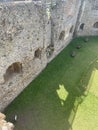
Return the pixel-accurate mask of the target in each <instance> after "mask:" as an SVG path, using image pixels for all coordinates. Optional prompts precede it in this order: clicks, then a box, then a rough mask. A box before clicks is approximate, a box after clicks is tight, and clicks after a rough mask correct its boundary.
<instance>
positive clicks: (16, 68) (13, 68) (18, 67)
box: [4, 62, 22, 81]
mask: <svg viewBox="0 0 98 130" xmlns="http://www.w3.org/2000/svg"><path fill="white" fill-rule="evenodd" d="M21 72H22V63H20V62H14V63H12V64H11V65H10V66H9V67H8V68H7V70H6V73H5V74H4V80H5V81H7V80H8V79H10V78H12V77H13V76H14V75H15V74H20V73H21Z"/></svg>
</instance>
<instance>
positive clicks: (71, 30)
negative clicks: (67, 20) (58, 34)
mask: <svg viewBox="0 0 98 130" xmlns="http://www.w3.org/2000/svg"><path fill="white" fill-rule="evenodd" d="M73 28H74V26H73V25H72V27H71V28H70V31H69V32H70V33H72V32H73Z"/></svg>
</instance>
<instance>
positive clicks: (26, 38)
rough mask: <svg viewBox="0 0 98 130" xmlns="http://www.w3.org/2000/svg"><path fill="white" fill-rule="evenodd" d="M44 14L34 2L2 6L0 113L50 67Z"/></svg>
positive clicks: (0, 19)
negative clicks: (48, 65)
mask: <svg viewBox="0 0 98 130" xmlns="http://www.w3.org/2000/svg"><path fill="white" fill-rule="evenodd" d="M44 15H45V11H43V9H42V8H41V7H40V6H37V5H34V4H33V3H32V2H25V3H24V2H19V3H18V2H16V3H4V4H3V3H2V4H0V110H3V108H5V107H6V106H7V105H8V104H9V103H10V102H11V101H12V100H13V99H14V98H15V97H16V96H17V95H18V94H19V93H20V92H21V91H22V90H23V89H24V88H25V87H26V86H27V85H28V84H29V83H30V82H31V81H32V79H34V78H35V77H36V76H37V75H38V74H39V73H40V72H41V71H42V70H43V69H44V68H45V66H46V64H47V58H46V53H45V50H46V47H45V46H47V45H46V43H45V42H47V43H48V41H47V40H45V38H46V36H45V35H46V34H45V32H46V31H45V27H44V26H45V25H44V23H45V22H47V19H44V17H45V16H44ZM45 18H46V17H45ZM45 20H46V21H45ZM47 28H48V27H47ZM48 31H50V30H49V28H48ZM19 66H20V67H19Z"/></svg>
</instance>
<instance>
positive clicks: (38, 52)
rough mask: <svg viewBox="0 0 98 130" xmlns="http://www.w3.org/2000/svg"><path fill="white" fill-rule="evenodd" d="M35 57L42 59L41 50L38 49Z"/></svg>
mask: <svg viewBox="0 0 98 130" xmlns="http://www.w3.org/2000/svg"><path fill="white" fill-rule="evenodd" d="M34 57H35V58H39V59H40V58H41V49H40V48H38V49H37V50H36V51H35V53H34Z"/></svg>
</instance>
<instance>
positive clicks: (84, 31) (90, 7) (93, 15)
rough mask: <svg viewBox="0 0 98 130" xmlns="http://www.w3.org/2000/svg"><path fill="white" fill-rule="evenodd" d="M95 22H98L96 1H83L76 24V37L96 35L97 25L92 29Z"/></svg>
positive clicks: (97, 32)
mask: <svg viewBox="0 0 98 130" xmlns="http://www.w3.org/2000/svg"><path fill="white" fill-rule="evenodd" d="M96 22H98V0H83V1H82V6H81V9H80V14H79V19H78V23H77V24H78V25H77V35H78V36H89V35H98V27H97V25H96V27H94V26H95V25H94V24H95V23H96ZM96 24H97V23H96Z"/></svg>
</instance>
